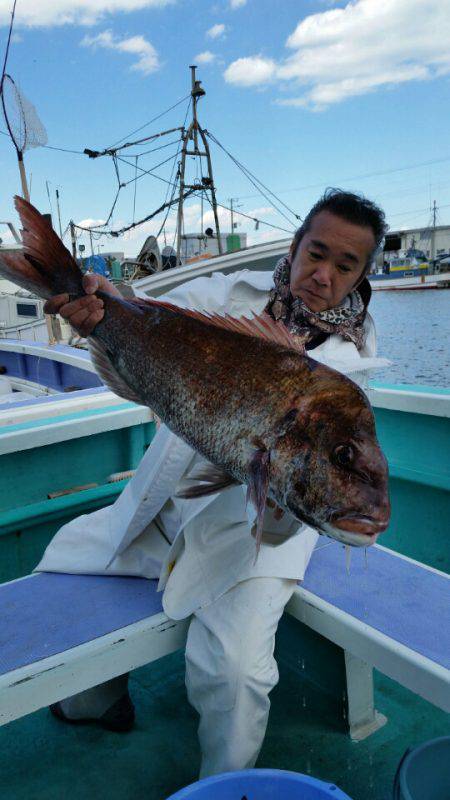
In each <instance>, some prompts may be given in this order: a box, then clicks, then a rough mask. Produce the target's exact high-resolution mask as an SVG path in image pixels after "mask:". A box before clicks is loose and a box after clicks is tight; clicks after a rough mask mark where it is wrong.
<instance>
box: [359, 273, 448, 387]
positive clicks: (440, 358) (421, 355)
mask: <svg viewBox="0 0 450 800" xmlns="http://www.w3.org/2000/svg"><path fill="white" fill-rule="evenodd" d="M370 311H371V314H372V316H373V318H374V320H375V325H376V329H377V335H378V354H379V355H380V356H384V357H386V358H389V359H390V360H391V361H392V366H391V367H389V368H387V369H383V370H378V371H377V372H375V373H374V374H373V377H374V379H375V380H377V381H385V382H387V383H406V384H420V385H422V386H441V387H446V388H448V387H450V344H449V343H450V290H446V289H427V290H426V291H425V290H424V291H421V290H414V291H377V292H374V293H373V295H372V300H371V302H370Z"/></svg>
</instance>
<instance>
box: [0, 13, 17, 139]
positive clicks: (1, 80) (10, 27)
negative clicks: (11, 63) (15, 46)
mask: <svg viewBox="0 0 450 800" xmlns="http://www.w3.org/2000/svg"><path fill="white" fill-rule="evenodd" d="M16 5H17V0H14V5H13V9H12V12H11V22H10V23H9V31H8V41H7V42H6V50H5V58H4V60H3V67H2V77H1V79H0V94H1V93H2V91H3V81H4V78H5V74H6V65H7V63H8V55H9V46H10V44H11V36H12V31H13V25H14V17H15V14H16ZM6 135H8V134H6Z"/></svg>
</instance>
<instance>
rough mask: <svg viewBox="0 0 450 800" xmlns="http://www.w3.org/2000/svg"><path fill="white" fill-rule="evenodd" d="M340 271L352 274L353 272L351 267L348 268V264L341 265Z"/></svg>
mask: <svg viewBox="0 0 450 800" xmlns="http://www.w3.org/2000/svg"><path fill="white" fill-rule="evenodd" d="M338 270H339V271H340V272H351V271H352V270H351V267H347V265H346V264H339V265H338Z"/></svg>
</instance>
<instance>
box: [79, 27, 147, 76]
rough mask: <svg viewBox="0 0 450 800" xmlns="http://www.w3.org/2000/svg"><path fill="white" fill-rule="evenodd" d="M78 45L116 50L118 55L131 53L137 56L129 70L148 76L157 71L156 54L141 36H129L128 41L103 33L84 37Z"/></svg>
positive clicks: (109, 32)
mask: <svg viewBox="0 0 450 800" xmlns="http://www.w3.org/2000/svg"><path fill="white" fill-rule="evenodd" d="M80 44H81V45H82V46H83V47H94V48H95V47H105V48H106V49H108V50H117V51H118V52H120V53H131V54H132V55H134V56H137V61H136V63H135V64H133V65H132V67H131V69H134V70H138V71H139V72H143V73H144V75H149V74H150V73H151V72H155V71H156V70H157V69H159V61H158V54H157V52H156V50H155V48H154V47H153V45H152V44H150V42H147V40H146V39H144V37H143V36H130V37H129V38H128V39H119V38H118V37H117V36H114V35H113V34H112V33H111V31H103V32H102V33H99V34H97V36H85V37H84V39H82V40H81V42H80Z"/></svg>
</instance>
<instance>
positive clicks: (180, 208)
mask: <svg viewBox="0 0 450 800" xmlns="http://www.w3.org/2000/svg"><path fill="white" fill-rule="evenodd" d="M191 127H192V125H190V126H189V128H188V130H187V131H186V133H185V135H184V136H183V149H182V151H181V163H180V169H179V173H180V198H179V201H178V215H177V267H178V266H179V265H180V263H181V231H182V228H183V197H184V185H185V184H184V171H185V165H186V149H187V143H188V140H189V132H190V130H191Z"/></svg>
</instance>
